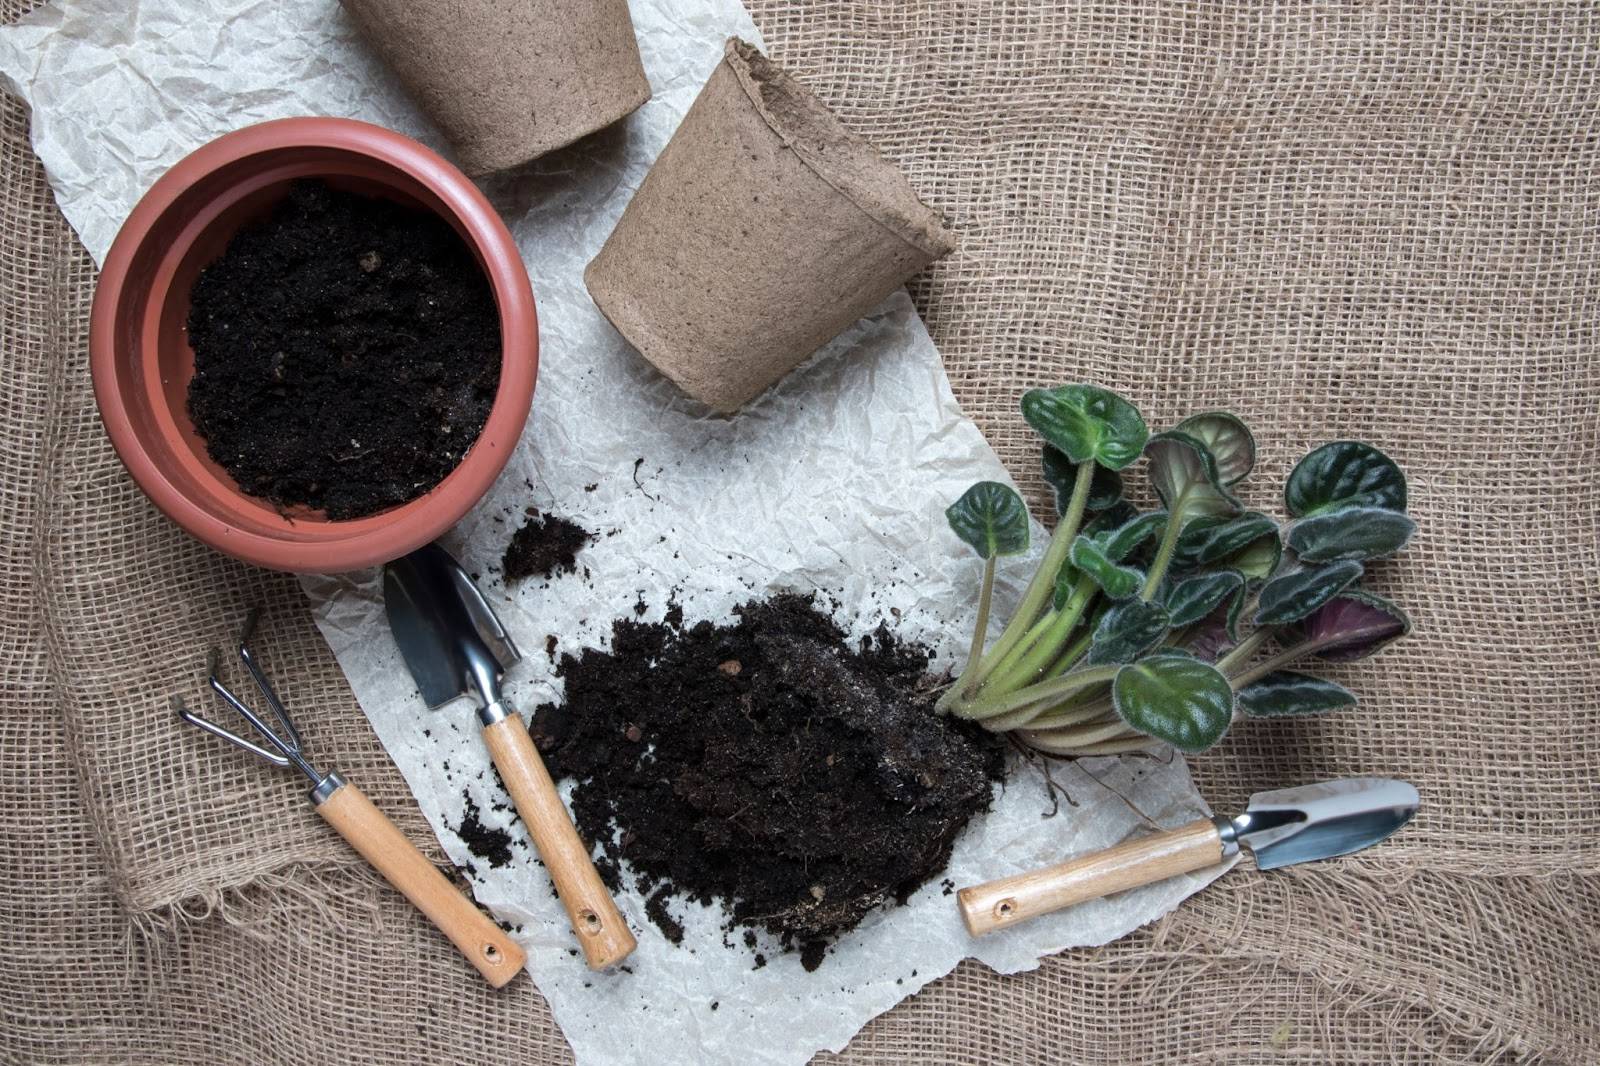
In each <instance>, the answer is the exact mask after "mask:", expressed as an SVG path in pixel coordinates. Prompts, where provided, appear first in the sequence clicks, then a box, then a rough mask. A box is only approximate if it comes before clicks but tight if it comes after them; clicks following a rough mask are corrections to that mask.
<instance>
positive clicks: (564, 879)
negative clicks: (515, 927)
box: [483, 713, 638, 970]
mask: <svg viewBox="0 0 1600 1066" xmlns="http://www.w3.org/2000/svg"><path fill="white" fill-rule="evenodd" d="M483 739H484V743H486V744H487V745H488V746H489V754H490V756H491V757H492V758H493V759H494V764H495V766H496V768H498V769H499V771H500V777H501V779H502V780H503V781H505V784H506V790H507V791H508V792H510V793H511V800H512V802H513V803H515V804H516V807H517V813H518V814H520V815H521V816H522V821H523V824H525V825H526V826H527V827H528V835H529V836H531V837H532V838H533V846H534V847H535V848H536V849H538V852H539V858H541V859H542V860H544V865H545V868H546V869H547V870H549V871H550V879H551V880H552V881H554V882H555V886H556V893H557V894H558V895H559V896H560V897H561V905H562V906H563V907H565V908H566V911H567V919H568V920H569V921H570V922H571V923H572V928H573V930H574V931H575V932H576V933H577V934H578V944H579V946H580V947H582V948H583V957H584V959H585V961H587V962H588V964H589V968H590V969H593V970H604V969H606V968H607V967H610V966H615V965H616V964H617V963H619V962H621V961H622V960H623V959H625V958H627V957H628V955H629V954H630V953H632V951H633V949H634V948H635V947H637V946H638V943H637V941H635V940H634V938H633V931H632V930H630V929H629V928H628V923H627V921H626V920H625V919H624V918H623V917H622V912H621V911H619V910H617V905H616V903H615V902H614V901H613V900H612V898H611V893H610V892H609V891H607V889H606V886H605V882H603V881H601V880H600V874H599V871H597V870H596V869H595V868H594V860H593V859H591V858H590V857H589V848H588V847H587V846H586V845H585V844H584V842H583V840H582V838H580V837H579V836H578V829H577V826H575V825H573V824H572V816H571V815H570V814H568V813H567V808H566V806H565V805H564V804H563V803H562V802H561V794H560V793H558V792H557V791H556V785H555V782H554V781H552V780H551V779H550V772H549V771H548V770H546V769H545V765H544V760H543V759H541V758H539V752H538V750H537V749H536V748H535V747H534V746H533V740H532V738H531V737H529V736H528V727H527V726H525V725H523V724H522V718H521V716H520V715H517V714H515V713H513V714H508V715H506V717H504V718H502V719H500V720H499V721H497V722H494V723H493V724H492V725H486V726H484V727H483Z"/></svg>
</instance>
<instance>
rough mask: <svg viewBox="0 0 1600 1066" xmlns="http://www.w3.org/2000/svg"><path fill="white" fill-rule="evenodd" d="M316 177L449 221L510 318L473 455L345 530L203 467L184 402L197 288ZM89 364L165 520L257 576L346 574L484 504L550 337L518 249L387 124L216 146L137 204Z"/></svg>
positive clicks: (453, 175) (294, 132)
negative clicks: (244, 237) (231, 245)
mask: <svg viewBox="0 0 1600 1066" xmlns="http://www.w3.org/2000/svg"><path fill="white" fill-rule="evenodd" d="M304 178H315V179H320V180H322V181H325V182H327V183H328V184H329V185H332V186H335V187H337V188H343V189H349V190H351V191H354V192H359V193H362V194H364V195H369V196H381V197H385V198H387V199H391V200H394V201H397V202H399V203H403V204H407V205H409V206H412V207H420V208H424V209H427V210H431V211H433V212H435V213H437V214H438V215H439V216H440V217H441V218H443V219H444V220H446V221H447V222H449V223H450V225H451V226H452V227H454V228H455V230H456V231H457V232H458V233H459V234H460V235H461V237H462V239H463V240H464V241H465V242H466V244H467V246H468V247H469V248H470V249H471V250H472V252H473V254H474V256H475V257H476V258H477V260H478V262H479V263H480V264H481V265H482V267H483V271H484V273H485V274H486V275H487V277H488V279H489V283H490V287H491V289H492V290H493V292H494V298H495V303H496V305H497V307H498V310H499V316H500V336H501V359H500V384H499V387H498V389H497V391H496V393H495V398H494V405H493V407H492V408H491V409H490V412H489V418H488V421H487V422H486V423H485V425H484V428H483V432H482V434H480V436H479V437H478V439H477V441H476V442H475V443H474V444H473V445H472V447H471V448H470V449H469V450H468V452H467V454H466V457H465V458H464V459H462V461H461V463H460V464H459V465H458V466H457V467H456V468H455V469H454V470H453V471H451V473H450V474H449V475H448V476H446V477H445V479H444V480H443V481H441V482H440V483H439V484H438V485H436V486H435V487H434V488H433V489H431V490H430V491H429V492H427V493H425V494H424V495H422V496H420V497H418V498H417V499H414V500H412V501H410V502H409V503H406V504H403V505H401V506H399V507H395V508H392V509H390V510H387V511H383V512H380V513H379V514H375V515H370V516H367V517H364V518H358V519H351V520H346V521H331V520H329V519H328V518H326V517H325V516H324V515H322V514H321V513H320V512H317V511H310V510H307V509H304V508H300V509H295V510H291V511H288V512H285V511H283V510H282V509H280V508H277V507H275V506H274V505H273V504H271V503H270V502H268V501H266V500H262V499H259V498H257V497H254V496H250V495H247V494H246V493H244V492H243V491H242V490H241V489H240V488H239V486H238V485H237V484H236V483H235V482H234V481H233V479H232V478H231V477H229V476H228V474H227V472H226V471H224V470H223V469H222V468H221V467H220V466H218V465H217V464H216V463H215V462H213V461H212V460H211V458H210V457H209V456H208V455H207V454H206V447H205V442H204V441H202V440H201V439H200V438H199V436H198V435H197V434H196V433H195V429H194V426H193V424H192V423H191V422H190V419H189V414H188V408H187V403H186V400H187V395H188V388H189V380H190V378H191V377H192V376H193V374H194V352H193V350H192V349H191V348H190V347H189V341H188V337H187V334H186V331H185V323H186V322H187V320H188V315H189V293H190V290H191V289H192V288H193V286H194V282H195V279H196V277H198V276H199V273H200V271H201V269H202V268H203V267H205V266H206V265H207V264H208V263H210V262H211V261H212V260H214V259H216V258H217V257H218V256H219V255H221V254H222V252H223V250H224V249H225V248H226V247H227V244H228V241H229V239H230V238H231V237H232V236H233V235H234V234H235V233H236V232H238V230H239V229H240V228H241V227H243V226H245V225H247V224H250V223H253V222H255V221H257V220H259V219H261V218H264V217H265V216H266V215H267V214H268V213H269V212H270V211H271V210H272V208H273V206H274V205H276V204H277V203H278V202H279V201H280V200H282V199H283V198H284V196H285V195H287V193H288V189H289V186H290V184H291V183H292V182H294V181H297V180H300V179H304ZM89 362H90V371H91V374H92V376H93V378H94V391H95V401H96V402H97V403H98V405H99V407H100V417H101V419H102V420H103V421H104V422H105V426H106V433H107V435H108V436H109V437H110V438H111V443H112V446H113V447H115V448H116V451H117V454H118V456H120V457H121V459H122V462H123V463H124V465H126V466H127V468H128V473H129V474H131V475H132V476H133V479H134V481H135V482H136V483H137V484H138V485H139V487H140V488H141V489H143V490H144V492H145V493H146V494H147V495H148V496H149V497H150V499H151V500H152V501H154V503H155V505H156V506H157V507H159V508H160V509H161V510H162V511H163V512H164V513H165V514H166V515H167V516H168V517H169V518H171V519H172V520H173V521H174V522H176V523H178V525H180V526H181V527H183V528H184V529H185V530H187V531H188V532H189V533H191V534H193V535H194V536H195V537H196V538H198V539H199V540H201V541H204V542H205V543H206V544H209V545H210V546H212V547H213V548H216V549H217V550H218V551H221V552H225V553H227V554H229V555H232V556H235V557H237V558H239V559H243V560H245V561H246V562H250V563H254V564H256V565H258V566H266V567H271V568H273V569H276V570H290V571H295V572H299V573H337V572H340V571H345V570H356V569H360V568H362V567H367V566H376V565H378V564H380V563H384V562H387V561H388V560H390V559H395V558H398V557H399V556H401V555H404V554H406V553H407V552H409V551H412V550H413V549H415V548H418V547H420V546H422V545H423V544H426V543H428V542H429V541H431V540H433V539H434V538H436V537H438V536H439V535H440V534H441V533H443V532H444V531H445V530H447V529H449V528H450V527H451V526H452V525H454V524H455V523H456V522H457V521H459V520H460V519H461V517H462V516H463V515H465V514H466V513H467V511H468V510H469V509H470V508H471V507H472V506H473V504H475V503H476V502H477V501H478V500H479V499H480V498H481V497H482V496H483V494H484V493H485V492H487V491H488V489H489V486H490V485H491V484H493V482H494V479H495V478H496V476H498V475H499V473H500V471H501V470H502V469H503V468H504V467H505V464H506V461H507V460H508V459H509V458H510V456H511V451H512V449H513V448H514V447H516V443H517V439H518V437H520V436H521V434H522V427H523V424H524V423H525V422H526V421H527V418H528V409H529V406H530V405H531V403H532V401H533V386H534V379H535V377H536V376H537V374H538V364H539V328H538V321H537V317H536V315H535V311H534V304H533V290H532V288H531V287H530V286H529V283H528V273H527V270H526V269H525V268H524V267H523V265H522V259H521V256H520V255H518V253H517V248H516V244H515V243H514V242H513V241H512V239H511V234H510V232H509V231H508V230H507V229H506V227H505V224H504V223H503V222H501V221H500V217H499V216H498V215H497V214H495V211H494V209H493V208H492V207H491V206H490V205H489V202H488V201H487V200H486V199H484V197H483V194H482V193H480V192H479V191H478V190H477V188H476V187H475V186H474V185H473V184H472V183H471V182H470V181H469V180H467V178H466V176H465V175H464V174H462V173H461V171H459V170H457V169H456V168H455V167H454V166H452V165H451V164H449V163H448V162H446V161H445V160H444V159H442V158H440V157H439V156H438V155H437V154H436V153H434V152H432V151H429V150H428V149H427V148H425V147H423V146H422V145H420V144H418V143H417V142H416V141H413V140H411V139H410V138H409V137H404V136H401V135H400V134H398V133H394V132H392V131H390V130H386V129H382V128H380V127H378V126H373V125H369V124H368V123H365V122H355V121H351V120H349V119H336V118H291V119H281V120H279V121H275V122H264V123H262V124H260V125H258V126H251V127H248V128H246V129H242V130H239V131H237V132H235V133H230V134H227V135H225V136H223V137H219V138H217V139H216V140H215V141H212V142H211V143H210V144H207V145H205V146H204V147H202V148H200V149H199V150H197V151H195V152H194V153H192V154H190V155H188V156H186V157H185V158H184V159H182V160H181V161H179V162H178V163H177V165H175V166H174V167H173V168H172V169H171V170H169V171H167V173H166V174H164V175H163V176H162V177H161V179H160V180H159V181H157V182H156V183H155V184H154V185H153V186H152V187H151V188H150V191H149V192H147V193H146V194H145V196H144V198H143V199H142V200H140V201H139V203H138V205H137V206H136V207H135V208H134V209H133V213H132V214H130V215H129V216H128V220H127V221H126V222H125V223H123V226H122V229H121V231H120V232H119V233H118V234H117V239H116V241H115V242H114V243H113V244H112V246H111V251H110V253H109V254H108V255H107V256H106V262H105V266H104V268H103V269H102V271H101V274H100V283H99V286H98V288H97V289H96V292H95V298H94V309H93V312H92V314H91V318H90V327H89Z"/></svg>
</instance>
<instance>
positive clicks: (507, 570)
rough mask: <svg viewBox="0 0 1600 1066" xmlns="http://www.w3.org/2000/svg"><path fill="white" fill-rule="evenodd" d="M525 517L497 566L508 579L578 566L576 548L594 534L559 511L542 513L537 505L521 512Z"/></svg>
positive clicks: (552, 573) (546, 574) (550, 574)
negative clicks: (559, 513)
mask: <svg viewBox="0 0 1600 1066" xmlns="http://www.w3.org/2000/svg"><path fill="white" fill-rule="evenodd" d="M524 514H525V516H526V518H527V521H525V522H523V523H522V528H521V529H519V530H517V531H516V532H515V533H513V534H512V535H511V543H510V544H507V545H506V552H505V555H504V556H503V557H502V558H501V560H500V569H501V570H502V571H503V572H504V574H505V579H506V580H507V581H522V580H524V579H526V578H530V577H553V576H555V575H556V574H570V573H572V572H573V571H574V570H576V569H577V568H578V552H580V551H582V550H583V547H584V545H586V544H588V543H589V542H590V541H591V540H593V539H594V534H593V533H590V532H589V531H588V530H587V529H584V528H583V527H582V526H580V525H578V523H576V522H574V521H572V520H571V519H568V518H562V517H561V516H560V515H553V514H541V513H540V512H539V510H538V508H535V507H529V508H528V509H527V511H526V512H524Z"/></svg>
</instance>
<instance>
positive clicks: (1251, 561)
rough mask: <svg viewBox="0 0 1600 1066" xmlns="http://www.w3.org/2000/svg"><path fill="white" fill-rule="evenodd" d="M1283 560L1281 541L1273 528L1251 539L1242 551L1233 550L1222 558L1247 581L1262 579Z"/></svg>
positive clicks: (1270, 573)
mask: <svg viewBox="0 0 1600 1066" xmlns="http://www.w3.org/2000/svg"><path fill="white" fill-rule="evenodd" d="M1282 561H1283V541H1282V540H1281V539H1280V538H1279V537H1278V531H1277V530H1276V529H1274V530H1273V531H1272V532H1271V533H1268V534H1266V535H1265V536H1262V537H1258V538H1257V539H1255V540H1253V541H1251V542H1250V543H1249V544H1248V545H1246V546H1245V548H1244V549H1243V550H1242V551H1237V552H1234V553H1233V554H1232V555H1230V556H1228V557H1227V558H1226V559H1224V560H1222V562H1223V563H1226V564H1227V565H1228V566H1231V567H1232V568H1233V569H1235V570H1237V571H1239V573H1241V574H1243V575H1244V576H1245V579H1246V580H1248V581H1264V580H1266V579H1267V578H1269V577H1271V576H1272V575H1273V572H1274V571H1276V570H1277V569H1278V564H1279V563H1280V562H1282Z"/></svg>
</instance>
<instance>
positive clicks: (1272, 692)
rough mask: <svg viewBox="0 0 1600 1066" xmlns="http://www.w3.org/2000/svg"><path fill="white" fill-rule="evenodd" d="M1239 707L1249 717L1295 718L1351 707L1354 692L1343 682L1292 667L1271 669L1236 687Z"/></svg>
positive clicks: (1352, 705)
mask: <svg viewBox="0 0 1600 1066" xmlns="http://www.w3.org/2000/svg"><path fill="white" fill-rule="evenodd" d="M1238 701H1239V709H1240V710H1241V711H1243V712H1244V713H1245V714H1248V715H1249V716H1250V717H1252V718H1298V717H1302V716H1305V715H1312V714H1327V713H1328V712H1329V711H1337V710H1339V709H1340V708H1341V707H1354V706H1355V705H1356V694H1355V693H1354V692H1351V691H1350V690H1349V689H1347V688H1345V687H1344V686H1343V685H1336V684H1334V683H1333V682H1332V681H1324V680H1323V679H1322V678H1320V677H1312V676H1311V675H1310V674H1302V673H1300V672H1298V671H1295V670H1275V671H1273V672H1272V673H1270V674H1268V675H1267V676H1266V677H1263V678H1261V679H1260V680H1259V681H1252V682H1251V683H1250V684H1248V685H1246V686H1245V687H1244V688H1242V689H1240V690H1239V695H1238Z"/></svg>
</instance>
